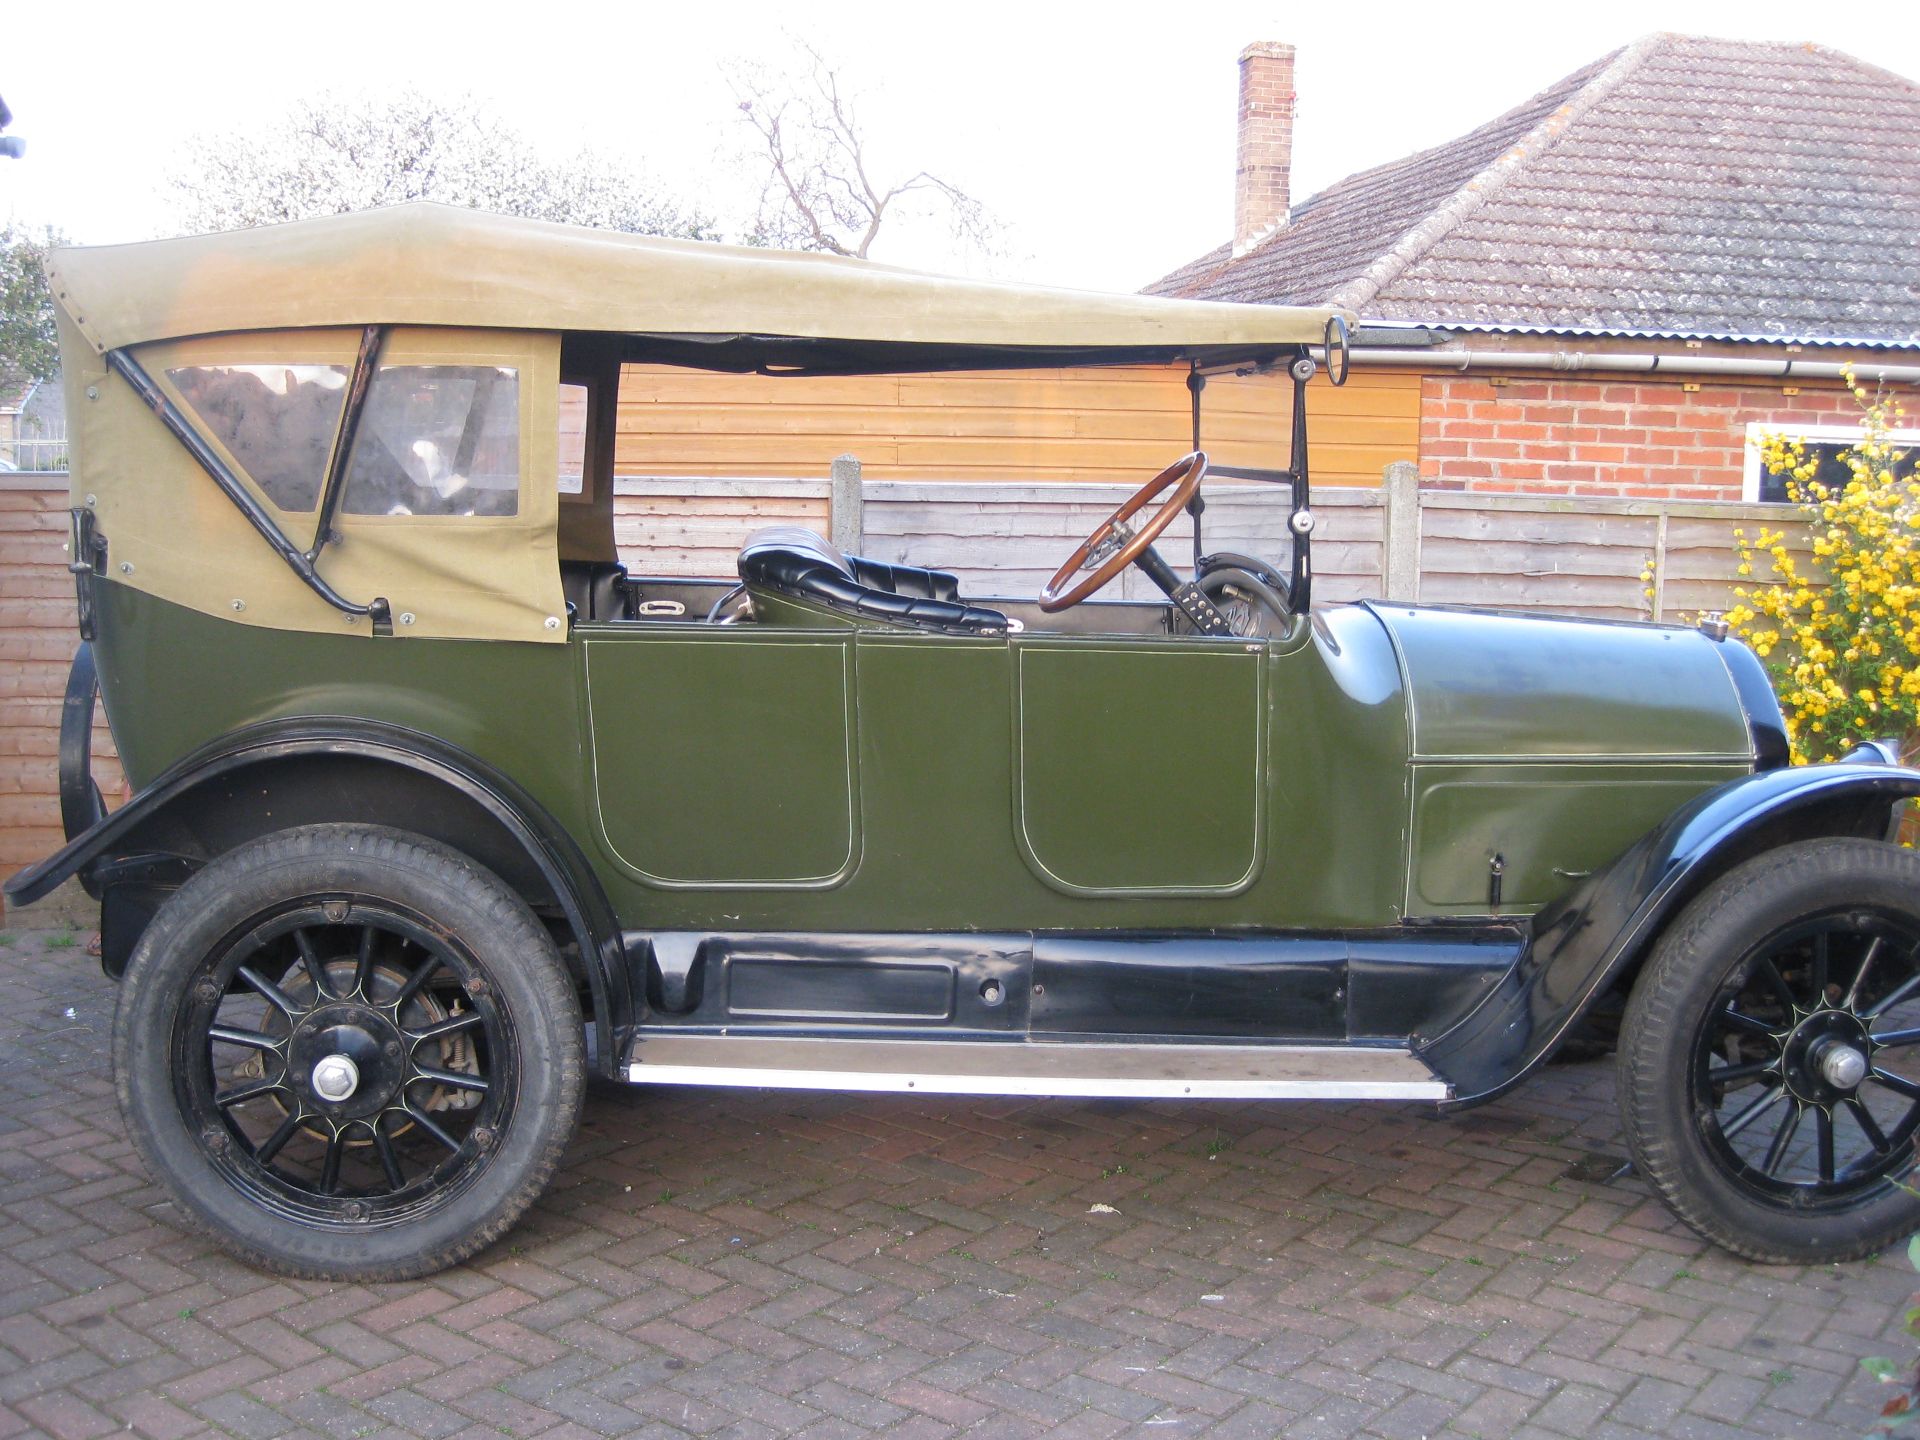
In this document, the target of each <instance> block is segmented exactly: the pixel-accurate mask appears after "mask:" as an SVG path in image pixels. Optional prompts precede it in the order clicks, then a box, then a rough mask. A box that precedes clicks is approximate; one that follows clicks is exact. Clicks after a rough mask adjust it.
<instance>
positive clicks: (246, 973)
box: [240, 965, 307, 1020]
mask: <svg viewBox="0 0 1920 1440" xmlns="http://www.w3.org/2000/svg"><path fill="white" fill-rule="evenodd" d="M240 978H241V979H242V980H244V981H246V982H247V984H249V985H251V986H252V987H253V988H254V989H255V990H257V991H258V992H259V993H260V994H261V995H263V996H265V997H266V1000H267V1003H268V1004H270V1005H272V1006H273V1008H274V1009H276V1010H278V1011H279V1012H280V1013H281V1014H282V1015H284V1016H286V1017H287V1018H288V1019H289V1020H293V1019H297V1018H298V1017H300V1016H302V1015H304V1014H306V1013H307V1012H306V1007H305V1006H302V1005H296V1004H294V1003H293V1001H292V1000H290V999H288V998H287V994H286V992H285V991H284V990H282V989H281V988H280V987H279V986H278V985H276V984H274V983H273V982H272V981H271V980H269V979H267V977H266V976H264V975H262V974H261V973H260V972H259V971H258V970H255V969H254V968H253V967H252V966H251V965H242V966H241V967H240Z"/></svg>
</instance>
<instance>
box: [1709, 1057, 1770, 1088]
mask: <svg viewBox="0 0 1920 1440" xmlns="http://www.w3.org/2000/svg"><path fill="white" fill-rule="evenodd" d="M1779 1063H1780V1061H1779V1058H1778V1057H1777V1056H1771V1055H1770V1056H1768V1057H1767V1058H1766V1059H1764V1060H1743V1061H1742V1062H1741V1063H1740V1064H1738V1065H1720V1066H1716V1067H1713V1068H1711V1069H1709V1070H1708V1071H1707V1079H1708V1081H1709V1082H1710V1083H1712V1084H1715V1085H1738V1084H1740V1083H1742V1082H1743V1081H1747V1080H1752V1079H1754V1078H1756V1077H1757V1076H1761V1075H1764V1074H1766V1073H1767V1072H1768V1071H1769V1070H1771V1069H1773V1068H1774V1066H1776V1065H1778V1064H1779Z"/></svg>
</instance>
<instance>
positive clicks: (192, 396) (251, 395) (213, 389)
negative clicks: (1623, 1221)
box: [167, 365, 348, 513]
mask: <svg viewBox="0 0 1920 1440" xmlns="http://www.w3.org/2000/svg"><path fill="white" fill-rule="evenodd" d="M347 374H348V371H347V367H346V366H344V365H183V366H181V367H179V368H177V369H172V370H169V371H167V379H168V380H170V381H171V382H172V383H173V388H174V389H175V390H177V391H179V392H180V397H181V399H183V400H185V401H186V402H187V405H188V407H189V408H190V409H191V410H192V411H193V413H194V415H195V416H196V417H197V418H198V419H199V421H200V423H201V424H202V425H204V426H205V427H206V429H207V432H208V433H209V434H211V435H212V436H213V437H214V439H216V440H218V441H219V442H220V443H221V444H222V445H224V446H225V447H226V449H227V453H228V454H230V455H231V456H233V458H234V459H235V460H236V461H237V462H238V463H239V465H240V468H241V469H242V470H244V471H246V472H247V474H248V475H249V476H251V477H252V479H253V483H254V484H256V485H258V486H259V487H260V489H261V490H262V491H263V492H265V494H266V497H267V498H268V499H269V500H271V501H272V502H273V503H274V504H275V505H277V506H279V507H280V508H281V509H282V510H285V511H288V512H289V513H299V512H302V511H310V510H312V509H313V508H314V506H315V505H317V504H319V502H320V482H321V481H322V480H323V479H324V478H325V476H326V471H327V456H328V455H330V454H331V453H332V451H333V437H334V434H335V432H336V431H338V430H339V428H340V407H341V405H342V404H343V403H344V402H345V400H346V395H347Z"/></svg>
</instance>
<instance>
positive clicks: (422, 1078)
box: [407, 1065, 489, 1095]
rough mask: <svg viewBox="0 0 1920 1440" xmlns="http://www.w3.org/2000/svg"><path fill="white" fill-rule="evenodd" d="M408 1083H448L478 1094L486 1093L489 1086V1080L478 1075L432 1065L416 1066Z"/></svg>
mask: <svg viewBox="0 0 1920 1440" xmlns="http://www.w3.org/2000/svg"><path fill="white" fill-rule="evenodd" d="M407 1084H409V1085H420V1084H432V1085H446V1086H449V1087H450V1088H452V1089H455V1090H471V1091H473V1092H474V1093H475V1094H476V1095H484V1094H486V1093H487V1090H488V1088H489V1087H488V1085H487V1082H486V1081H485V1080H482V1079H481V1078H480V1077H479V1076H478V1075H464V1074H462V1073H461V1072H460V1071H458V1070H439V1069H436V1068H434V1067H433V1066H431V1065H416V1066H414V1073H413V1078H412V1079H410V1080H408V1081H407Z"/></svg>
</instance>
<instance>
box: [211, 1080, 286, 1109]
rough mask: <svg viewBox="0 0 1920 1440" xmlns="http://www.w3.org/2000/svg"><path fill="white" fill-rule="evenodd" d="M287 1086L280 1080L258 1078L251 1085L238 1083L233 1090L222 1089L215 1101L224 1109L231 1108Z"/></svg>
mask: <svg viewBox="0 0 1920 1440" xmlns="http://www.w3.org/2000/svg"><path fill="white" fill-rule="evenodd" d="M285 1088H286V1087H285V1086H283V1085H282V1084H281V1083H280V1082H279V1081H278V1080H256V1081H254V1082H253V1084H251V1085H236V1086H234V1087H233V1089H231V1090H222V1091H221V1092H220V1093H219V1094H218V1095H216V1096H214V1097H213V1103H214V1104H216V1105H218V1106H219V1107H220V1108H221V1109H222V1110H231V1109H232V1108H233V1107H234V1106H236V1105H244V1104H246V1103H247V1101H249V1100H258V1099H259V1098H260V1097H261V1096H262V1095H271V1094H273V1092H274V1091H276V1090H282V1089H285Z"/></svg>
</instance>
